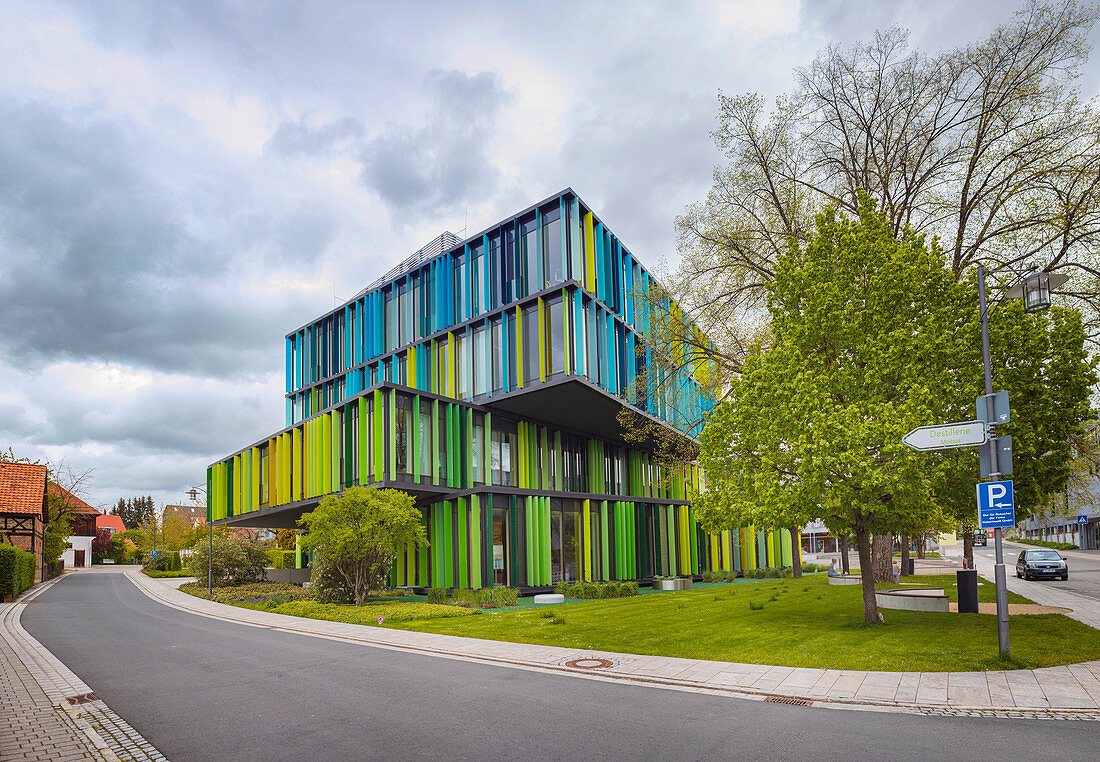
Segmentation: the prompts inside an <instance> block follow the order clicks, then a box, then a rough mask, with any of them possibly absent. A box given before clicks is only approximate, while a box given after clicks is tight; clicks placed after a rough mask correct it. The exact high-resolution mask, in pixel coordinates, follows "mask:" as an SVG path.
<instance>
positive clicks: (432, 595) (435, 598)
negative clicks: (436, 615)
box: [428, 587, 447, 604]
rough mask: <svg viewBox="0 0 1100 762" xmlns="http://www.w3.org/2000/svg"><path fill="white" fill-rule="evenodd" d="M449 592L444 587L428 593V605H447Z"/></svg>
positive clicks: (435, 588)
mask: <svg viewBox="0 0 1100 762" xmlns="http://www.w3.org/2000/svg"><path fill="white" fill-rule="evenodd" d="M446 602H447V590H446V589H445V588H442V587H433V588H432V589H431V590H429V591H428V603H436V604H439V603H446Z"/></svg>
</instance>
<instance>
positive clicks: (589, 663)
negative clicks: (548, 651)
mask: <svg viewBox="0 0 1100 762" xmlns="http://www.w3.org/2000/svg"><path fill="white" fill-rule="evenodd" d="M611 664H612V662H610V661H608V660H607V659H573V660H571V661H567V662H566V663H565V666H567V667H574V668H575V669H603V668H605V667H610V666H611Z"/></svg>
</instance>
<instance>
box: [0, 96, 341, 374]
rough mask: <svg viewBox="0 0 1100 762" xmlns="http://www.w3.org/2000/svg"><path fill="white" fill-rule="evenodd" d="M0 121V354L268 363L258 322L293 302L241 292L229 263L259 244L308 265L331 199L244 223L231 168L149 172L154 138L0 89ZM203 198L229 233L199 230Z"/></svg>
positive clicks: (330, 220) (155, 363) (214, 368)
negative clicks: (0, 350)
mask: <svg viewBox="0 0 1100 762" xmlns="http://www.w3.org/2000/svg"><path fill="white" fill-rule="evenodd" d="M0 121H2V122H3V123H4V124H5V125H6V127H5V129H4V130H3V131H0V215H2V216H3V219H4V223H5V224H4V226H3V228H2V229H0V274H2V276H3V277H2V280H0V325H3V326H12V327H14V326H18V330H4V331H3V332H0V347H4V349H5V350H6V353H8V354H9V356H10V357H12V358H14V359H21V360H25V361H27V362H30V363H32V364H41V363H44V362H48V361H54V360H58V359H78V360H79V359H113V360H116V361H120V362H127V363H131V364H133V365H136V366H138V367H147V368H154V369H161V370H172V371H178V370H196V369H197V370H200V371H202V372H205V373H209V374H211V375H216V376H226V375H235V374H240V373H246V372H252V371H253V369H255V368H256V367H271V366H272V365H275V364H276V363H275V362H273V358H272V351H271V348H272V347H273V346H274V347H278V343H277V339H273V337H271V336H270V335H269V330H268V326H270V325H271V324H272V322H273V321H272V317H273V316H274V315H275V314H276V313H283V312H284V311H285V310H287V309H288V308H289V307H290V306H292V305H291V304H290V303H289V301H288V300H287V299H286V298H279V299H277V300H276V301H275V302H271V301H267V302H260V301H250V300H247V299H242V298H241V295H240V287H241V285H242V284H241V283H239V282H238V281H236V280H235V279H234V277H232V272H233V270H234V267H233V266H232V262H233V260H234V258H235V257H239V254H240V253H241V252H248V251H250V250H253V251H255V250H258V251H260V252H261V257H262V258H263V259H264V260H265V261H268V262H274V263H290V262H297V263H299V264H302V265H307V266H308V265H309V264H311V263H312V262H314V261H315V260H316V259H317V258H319V257H320V256H321V255H322V253H323V252H324V250H325V248H326V247H327V246H328V245H329V244H330V243H331V241H332V239H333V237H334V236H335V232H336V229H337V227H338V224H337V222H336V220H335V218H334V217H333V215H332V213H331V211H330V210H328V209H325V208H324V207H323V206H321V205H320V204H319V203H317V202H301V203H299V204H298V205H297V206H296V207H293V208H290V209H289V210H287V212H286V214H284V215H282V216H279V217H277V221H276V222H275V224H271V223H270V222H263V223H261V224H255V225H252V226H251V228H250V227H249V226H247V225H242V224H241V220H240V218H239V211H238V210H239V208H240V207H241V206H245V207H246V206H247V205H248V203H249V191H248V188H247V187H245V188H242V187H241V186H240V184H239V183H237V182H236V181H234V180H233V179H231V178H229V179H224V178H223V179H221V180H219V179H218V178H212V179H210V180H205V181H204V183H203V185H202V186H201V187H195V186H189V187H186V188H182V187H179V186H177V187H172V185H171V182H170V181H169V182H165V181H162V180H160V179H158V178H157V177H156V175H155V174H154V173H155V172H156V170H157V169H158V168H159V167H158V164H157V160H155V159H153V158H152V155H153V154H154V152H155V148H153V147H152V146H151V145H150V141H151V140H152V137H151V136H149V135H146V134H142V133H141V131H140V130H138V129H136V128H135V127H134V126H132V125H130V124H128V123H126V122H125V121H123V120H118V119H111V118H108V117H106V116H104V115H102V114H99V113H86V112H83V111H77V112H73V111H67V110H63V109H59V108H56V107H52V106H48V105H45V104H41V103H26V104H17V103H12V102H11V101H5V102H0ZM147 161H148V162H149V164H150V165H151V166H150V167H148V168H145V167H144V166H143V165H144V164H145V162H147ZM180 191H183V193H184V194H186V195H188V196H190V198H188V199H186V200H185V199H183V198H180V197H178V196H177V195H176V194H177V193H178V192H180ZM181 195H182V194H181ZM204 206H205V207H208V208H213V209H219V210H220V211H221V214H222V215H224V217H223V219H221V220H217V219H209V218H208V219H205V220H203V221H202V224H203V225H205V226H209V229H214V228H217V227H223V228H224V227H231V228H234V229H235V230H234V234H233V235H232V236H231V237H229V238H227V239H221V240H218V239H215V238H211V237H208V236H207V235H205V234H204V233H203V231H202V230H197V229H196V227H195V224H194V221H193V220H192V219H191V218H192V217H193V215H194V213H195V212H196V211H197V209H198V208H201V207H204ZM245 239H248V240H245ZM234 246H239V249H238V250H237V251H234V250H233V247H234ZM294 306H298V305H294ZM274 322H275V324H280V321H279V320H276V321H274ZM292 322H293V320H292V319H287V318H286V317H284V318H283V319H282V321H281V324H285V325H290V324H291V323H292ZM264 338H266V342H264ZM276 351H277V350H276Z"/></svg>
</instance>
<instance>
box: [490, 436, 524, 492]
mask: <svg viewBox="0 0 1100 762" xmlns="http://www.w3.org/2000/svg"><path fill="white" fill-rule="evenodd" d="M492 437H493V439H492V441H493V445H494V446H493V452H492V463H493V484H499V485H502V486H505V487H509V486H511V485H512V484H513V481H512V480H513V474H515V473H516V472H517V471H518V469H519V462H518V461H519V436H518V433H517V429H516V424H515V423H514V422H513V421H506V420H494V421H493V430H492Z"/></svg>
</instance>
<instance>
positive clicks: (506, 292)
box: [500, 225, 519, 304]
mask: <svg viewBox="0 0 1100 762" xmlns="http://www.w3.org/2000/svg"><path fill="white" fill-rule="evenodd" d="M502 264H503V265H504V289H503V291H502V292H501V295H500V298H501V303H502V304H507V303H508V302H510V301H512V300H513V299H515V298H517V297H518V296H519V287H518V279H519V275H518V273H517V272H516V231H515V228H514V227H513V226H512V225H508V226H507V227H506V228H504V256H503V261H502Z"/></svg>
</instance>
